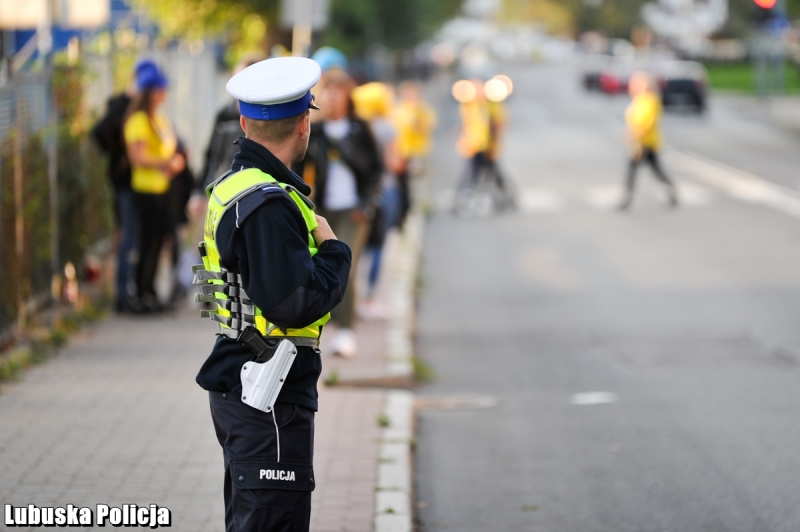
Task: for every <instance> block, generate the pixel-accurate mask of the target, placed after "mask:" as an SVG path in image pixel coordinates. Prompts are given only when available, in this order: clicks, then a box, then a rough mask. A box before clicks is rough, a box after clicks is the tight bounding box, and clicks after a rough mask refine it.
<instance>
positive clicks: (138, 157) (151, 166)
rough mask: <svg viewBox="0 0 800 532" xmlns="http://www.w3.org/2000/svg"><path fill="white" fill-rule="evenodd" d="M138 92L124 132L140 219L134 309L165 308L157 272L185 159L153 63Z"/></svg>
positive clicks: (141, 75) (163, 81)
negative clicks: (176, 179)
mask: <svg viewBox="0 0 800 532" xmlns="http://www.w3.org/2000/svg"><path fill="white" fill-rule="evenodd" d="M136 85H137V89H138V94H137V95H136V97H134V99H133V101H132V102H131V104H130V107H129V109H128V117H127V119H126V120H125V126H124V128H123V134H124V137H125V145H126V148H127V152H128V160H129V161H130V165H131V190H133V193H134V199H135V202H136V207H137V210H138V217H139V263H138V264H137V266H136V295H137V298H136V300H135V302H132V303H131V308H132V310H134V311H143V312H153V311H158V310H161V305H160V304H159V302H158V300H157V298H156V292H155V285H154V281H155V276H156V269H157V267H158V258H159V254H160V252H161V246H162V245H163V243H164V237H165V236H166V234H167V232H168V230H169V228H170V214H171V213H170V205H169V196H168V194H167V192H168V191H169V187H170V181H171V180H172V179H173V178H174V177H175V176H176V175H178V174H179V173H180V172H182V171H183V169H184V167H185V166H186V159H185V157H184V156H183V155H181V154H179V153H178V152H177V148H178V139H177V137H176V136H175V133H174V132H173V130H172V125H171V124H170V122H169V119H167V117H166V116H164V115H163V114H162V113H161V112H160V110H159V109H160V108H161V105H162V104H163V103H164V100H165V99H166V94H167V91H166V88H167V78H166V77H165V76H164V74H163V73H162V72H161V69H159V67H158V66H157V65H156V64H155V63H152V62H144V63H142V64H140V65H139V66H138V67H137V70H136Z"/></svg>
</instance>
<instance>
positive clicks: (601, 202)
mask: <svg viewBox="0 0 800 532" xmlns="http://www.w3.org/2000/svg"><path fill="white" fill-rule="evenodd" d="M676 186H677V187H678V199H679V201H680V205H681V206H682V207H705V206H708V205H710V204H711V203H712V202H713V200H714V197H715V196H716V195H717V194H716V193H715V191H714V190H712V189H710V188H708V187H706V186H703V185H699V184H696V183H692V182H678V183H676ZM623 194H624V189H623V186H622V184H621V183H614V184H604V185H590V186H585V187H582V188H580V189H575V190H570V191H558V190H555V189H550V188H544V187H529V186H518V187H517V191H516V200H517V210H518V212H521V213H523V214H548V213H559V212H564V211H565V210H567V209H568V208H570V207H576V206H580V205H583V206H588V207H590V208H592V209H594V210H598V211H612V210H615V209H616V208H617V207H618V206H619V205H620V203H621V202H622V198H623ZM637 196H649V197H651V198H650V199H652V200H654V201H657V202H666V197H665V196H663V195H661V191H660V190H656V189H653V190H650V189H649V188H648V189H646V190H642V191H640V192H639V193H638V194H637ZM487 200H488V201H490V200H489V199H488V197H487ZM455 201H456V191H455V189H452V188H449V189H444V190H441V191H440V192H439V193H438V194H437V196H436V199H435V202H434V203H435V206H436V210H437V211H439V212H450V211H452V210H453V208H454V206H455ZM639 201H641V200H639ZM485 214H489V213H488V212H487V213H485Z"/></svg>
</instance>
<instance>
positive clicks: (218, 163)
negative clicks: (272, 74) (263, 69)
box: [197, 52, 266, 191]
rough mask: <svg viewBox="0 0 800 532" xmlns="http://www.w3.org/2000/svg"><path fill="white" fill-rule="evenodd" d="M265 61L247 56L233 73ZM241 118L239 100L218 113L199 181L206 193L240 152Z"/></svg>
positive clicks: (257, 57)
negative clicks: (209, 186)
mask: <svg viewBox="0 0 800 532" xmlns="http://www.w3.org/2000/svg"><path fill="white" fill-rule="evenodd" d="M264 59H266V58H265V57H264V56H263V54H261V53H260V52H253V53H249V54H245V55H244V57H242V58H241V59H240V60H239V62H238V63H237V64H236V67H235V68H234V69H233V73H234V75H235V74H238V73H239V72H241V71H242V70H244V69H245V68H247V67H249V66H250V65H254V64H256V63H258V62H259V61H263V60H264ZM240 116H241V115H240V114H239V102H238V101H237V100H231V101H230V102H228V103H226V104H225V105H224V106H223V107H222V108H221V109H220V110H219V111H217V115H216V116H215V117H214V127H213V129H212V130H211V139H209V141H208V146H207V147H206V152H205V156H204V158H203V161H204V162H203V170H202V171H201V172H200V179H198V181H197V185H198V186H199V187H201V190H203V191H204V190H205V188H206V187H207V186H208V185H210V184H211V183H212V182H213V181H214V180H215V179H217V178H218V177H219V176H221V175H222V174H224V173H225V172H227V171H228V168H230V163H231V159H232V158H233V156H234V155H235V154H236V152H237V151H238V147H237V145H236V139H238V138H239V137H241V136H242V135H244V131H242V127H241V126H240V125H239V117H240Z"/></svg>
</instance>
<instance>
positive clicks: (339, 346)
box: [297, 70, 383, 357]
mask: <svg viewBox="0 0 800 532" xmlns="http://www.w3.org/2000/svg"><path fill="white" fill-rule="evenodd" d="M353 88H354V84H353V81H352V79H351V78H350V77H349V76H348V75H347V74H346V73H345V72H344V71H342V70H331V71H328V72H326V73H325V78H324V81H323V83H322V84H321V87H320V107H322V109H323V113H325V114H324V119H323V120H322V121H320V122H315V123H314V124H312V126H311V138H310V140H309V145H308V152H307V154H306V158H305V160H304V161H303V163H302V164H300V165H299V166H298V167H297V170H298V172H301V173H302V175H303V176H304V177H306V178H307V179H309V180H312V181H313V183H314V197H313V199H314V202H315V203H316V204H317V208H318V210H319V211H320V213H321V214H322V215H323V216H324V217H325V218H326V219H327V220H328V222H329V223H330V224H331V228H332V229H333V231H334V232H335V233H336V234H337V235H338V236H339V238H340V239H341V240H343V241H344V242H346V243H347V244H348V245H349V246H350V248H351V250H352V252H353V267H352V268H351V269H350V282H349V284H348V289H347V292H346V293H345V296H344V299H343V300H342V304H341V305H339V306H338V307H336V309H334V311H333V312H332V313H331V316H332V321H333V322H335V323H336V325H337V326H338V327H339V328H338V330H337V331H336V334H335V335H334V337H333V339H332V341H331V346H332V351H333V353H334V354H337V355H340V356H343V357H352V356H354V355H355V354H356V350H357V343H356V337H355V333H354V332H353V323H354V321H355V302H356V287H355V282H354V279H355V275H356V265H357V264H358V261H359V257H360V256H361V251H362V250H363V248H364V245H365V243H366V240H367V236H368V235H369V230H370V223H371V217H372V214H373V211H374V207H375V206H376V205H377V204H378V203H379V201H380V196H379V184H380V178H381V174H382V172H383V163H382V156H381V153H380V151H379V149H378V145H377V143H376V141H375V138H374V137H373V135H372V132H371V130H370V127H369V125H368V124H367V122H365V121H364V120H361V119H360V118H357V117H356V116H355V112H354V108H353V103H352V100H351V93H352V91H353Z"/></svg>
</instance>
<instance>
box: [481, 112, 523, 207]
mask: <svg viewBox="0 0 800 532" xmlns="http://www.w3.org/2000/svg"><path fill="white" fill-rule="evenodd" d="M504 100H505V98H503V99H500V100H492V99H489V98H487V99H486V108H487V110H488V114H489V143H488V145H487V147H486V159H485V161H484V163H483V164H484V171H485V172H486V173H487V174H488V175H489V179H491V180H492V181H494V183H495V184H496V185H497V188H498V190H499V191H500V199H499V204H498V207H499V208H501V209H510V208H514V206H515V201H514V194H513V193H512V192H511V191H510V190H509V183H508V181H507V180H506V178H505V176H504V175H503V173H502V172H501V171H500V162H499V159H500V147H501V145H502V140H503V135H504V134H505V131H506V127H507V126H508V109H507V108H506V104H505V101H504Z"/></svg>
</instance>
